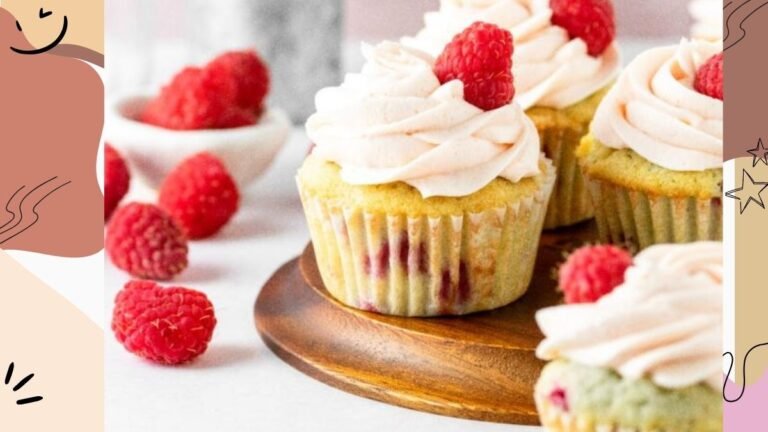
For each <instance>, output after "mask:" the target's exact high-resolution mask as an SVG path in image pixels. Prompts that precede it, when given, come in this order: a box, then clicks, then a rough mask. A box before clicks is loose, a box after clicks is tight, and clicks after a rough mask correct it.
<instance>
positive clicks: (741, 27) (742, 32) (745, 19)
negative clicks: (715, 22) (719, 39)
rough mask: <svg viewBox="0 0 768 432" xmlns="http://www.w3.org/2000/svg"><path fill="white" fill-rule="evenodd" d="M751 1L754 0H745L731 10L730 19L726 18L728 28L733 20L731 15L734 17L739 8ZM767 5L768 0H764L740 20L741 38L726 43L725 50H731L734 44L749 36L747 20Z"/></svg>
mask: <svg viewBox="0 0 768 432" xmlns="http://www.w3.org/2000/svg"><path fill="white" fill-rule="evenodd" d="M751 1H752V0H747V1H745V2H744V3H742V4H741V5H740V6H739V7H737V8H736V9H734V10H733V12H731V13H730V14H729V15H728V19H726V20H725V27H726V29H729V27H728V24H729V22H730V21H731V17H733V16H734V15H735V14H736V13H737V12H738V11H739V9H741V8H743V7H744V6H746V5H747V4H749V3H750V2H751ZM766 5H768V1H765V0H764V1H763V3H762V4H760V6H757V7H756V8H755V9H754V10H752V12H750V13H749V14H748V15H747V16H745V17H744V18H743V19H742V20H741V21H740V22H739V30H741V35H740V36H739V38H738V39H737V40H736V41H734V42H733V43H730V44H728V45H726V47H725V48H724V49H723V51H727V50H729V49H731V48H733V47H734V46H736V45H738V43H739V42H741V41H742V40H744V38H746V37H747V30H746V29H745V28H744V23H746V22H747V20H749V18H751V17H752V15H754V14H755V13H757V11H759V10H760V9H762V8H763V6H766ZM728 35H729V36H730V29H729V30H728ZM724 41H727V38H725V39H724Z"/></svg>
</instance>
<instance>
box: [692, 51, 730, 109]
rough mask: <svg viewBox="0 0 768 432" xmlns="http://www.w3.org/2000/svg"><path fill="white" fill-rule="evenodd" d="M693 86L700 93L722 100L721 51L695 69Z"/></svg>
mask: <svg viewBox="0 0 768 432" xmlns="http://www.w3.org/2000/svg"><path fill="white" fill-rule="evenodd" d="M693 88H694V89H695V90H696V91H697V92H699V93H701V94H704V95H707V96H709V97H713V98H715V99H720V100H723V53H719V54H715V55H714V56H712V57H711V58H710V59H709V60H707V62H706V63H704V64H703V65H702V66H701V67H700V68H699V70H698V71H696V78H695V80H694V83H693Z"/></svg>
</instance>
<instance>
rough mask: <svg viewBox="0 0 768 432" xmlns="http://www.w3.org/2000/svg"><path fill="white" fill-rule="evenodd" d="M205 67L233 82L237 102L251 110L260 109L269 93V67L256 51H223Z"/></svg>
mask: <svg viewBox="0 0 768 432" xmlns="http://www.w3.org/2000/svg"><path fill="white" fill-rule="evenodd" d="M206 69H207V70H209V71H212V72H214V73H215V74H216V75H218V76H225V77H228V79H231V80H232V82H234V83H235V87H236V92H237V98H236V99H237V104H238V105H239V106H240V107H241V108H244V109H247V110H249V111H252V112H256V111H259V110H261V108H262V106H263V105H264V99H265V98H266V97H267V93H269V86H270V78H269V69H268V68H267V65H266V64H265V63H264V61H263V60H262V59H261V57H259V55H258V54H257V53H256V51H253V50H246V51H232V52H228V53H224V54H222V55H220V56H218V57H216V58H215V59H213V61H211V62H210V63H208V66H206Z"/></svg>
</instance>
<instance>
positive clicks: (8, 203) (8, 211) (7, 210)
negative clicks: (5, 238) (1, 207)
mask: <svg viewBox="0 0 768 432" xmlns="http://www.w3.org/2000/svg"><path fill="white" fill-rule="evenodd" d="M25 187H27V186H26V185H24V186H22V187H20V188H19V189H17V190H16V192H14V193H13V195H11V197H10V198H9V199H8V202H6V203H5V211H6V213H9V214H10V215H11V220H9V221H8V222H6V223H4V224H2V225H0V229H3V228H5V227H6V226H7V225H8V224H9V223H11V222H13V221H14V220H15V219H16V213H14V212H12V211H11V210H10V209H9V208H8V206H10V205H11V201H13V199H14V198H15V197H16V194H18V193H19V192H21V190H22V189H24V188H25Z"/></svg>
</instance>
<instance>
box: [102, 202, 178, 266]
mask: <svg viewBox="0 0 768 432" xmlns="http://www.w3.org/2000/svg"><path fill="white" fill-rule="evenodd" d="M105 243H106V244H105V248H106V250H107V253H108V254H109V257H110V258H111V259H112V262H113V263H114V264H115V266H117V267H118V268H120V269H122V270H125V271H126V272H128V273H130V274H132V275H133V276H136V277H138V278H142V279H156V280H168V279H171V278H172V277H173V276H175V275H177V274H179V273H181V272H182V271H183V270H184V269H185V268H186V267H187V251H188V248H187V238H186V237H185V236H184V231H183V230H182V229H181V227H180V226H179V225H178V223H177V222H176V221H175V220H174V219H173V218H172V217H171V216H170V215H169V214H167V213H166V212H165V211H163V210H162V209H160V208H159V207H156V206H154V205H151V204H139V203H131V204H128V205H125V206H122V207H120V208H118V209H117V210H116V211H115V214H113V215H112V220H110V222H109V226H108V227H107V238H106V242H105Z"/></svg>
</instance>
